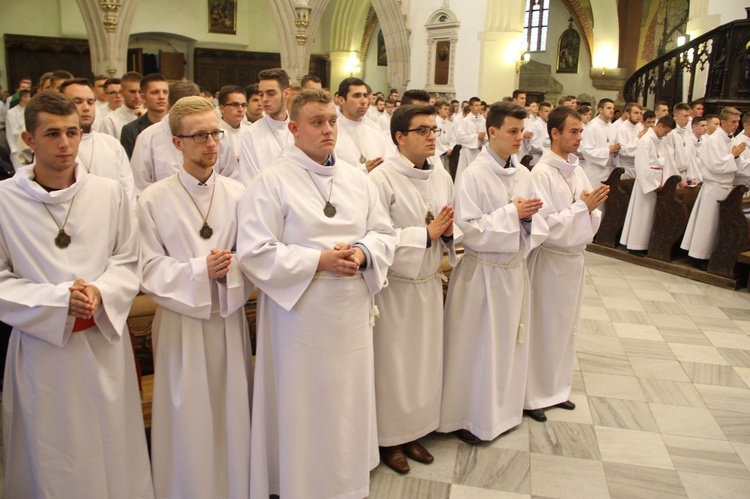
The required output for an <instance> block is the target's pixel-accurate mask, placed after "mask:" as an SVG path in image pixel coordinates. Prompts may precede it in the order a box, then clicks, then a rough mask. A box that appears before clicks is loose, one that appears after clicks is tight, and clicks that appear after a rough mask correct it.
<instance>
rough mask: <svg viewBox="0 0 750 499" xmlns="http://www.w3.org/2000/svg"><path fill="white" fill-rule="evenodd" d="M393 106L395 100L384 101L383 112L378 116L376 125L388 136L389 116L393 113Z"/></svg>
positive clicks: (389, 130)
mask: <svg viewBox="0 0 750 499" xmlns="http://www.w3.org/2000/svg"><path fill="white" fill-rule="evenodd" d="M395 108H396V102H395V101H392V100H391V99H388V100H387V101H385V107H384V109H385V112H384V113H383V115H382V116H381V117H380V118H378V126H379V127H380V129H381V130H383V131H384V132H385V134H386V135H389V136H390V134H391V116H392V115H393V111H394V109H395Z"/></svg>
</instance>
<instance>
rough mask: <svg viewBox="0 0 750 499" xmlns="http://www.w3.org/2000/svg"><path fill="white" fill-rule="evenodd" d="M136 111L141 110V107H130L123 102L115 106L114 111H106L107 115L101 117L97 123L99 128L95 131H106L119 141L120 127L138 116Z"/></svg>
mask: <svg viewBox="0 0 750 499" xmlns="http://www.w3.org/2000/svg"><path fill="white" fill-rule="evenodd" d="M136 111H141V109H140V108H138V109H130V108H129V107H128V106H126V105H124V104H123V105H122V106H120V107H119V108H117V110H116V111H112V112H111V113H108V114H107V116H105V117H104V118H103V119H102V122H101V124H100V125H99V129H98V130H97V131H99V132H101V133H106V134H107V135H109V136H111V137H114V138H116V139H117V140H118V141H119V140H120V135H121V134H122V127H124V126H125V125H127V124H128V123H130V122H131V121H135V120H137V119H138V118H139V116H138V115H137V114H136Z"/></svg>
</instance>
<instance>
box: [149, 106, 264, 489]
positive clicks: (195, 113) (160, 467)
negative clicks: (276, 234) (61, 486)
mask: <svg viewBox="0 0 750 499" xmlns="http://www.w3.org/2000/svg"><path fill="white" fill-rule="evenodd" d="M169 126H170V129H171V130H172V133H173V137H174V139H173V140H174V145H175V147H176V148H177V149H178V150H179V151H180V153H181V155H182V158H183V163H182V165H181V167H180V169H179V171H178V172H177V173H175V174H174V175H172V176H170V177H168V178H166V179H164V180H162V181H160V182H157V183H155V184H153V185H151V186H149V187H148V188H147V189H146V190H144V191H143V193H142V194H141V196H140V198H139V199H138V221H139V226H140V234H141V256H140V267H141V271H142V274H143V280H142V283H141V289H142V290H143V291H144V292H145V293H146V294H147V295H148V296H150V297H151V298H153V300H154V301H155V302H156V303H157V304H158V305H159V307H160V308H159V310H158V311H157V313H156V317H155V318H154V332H155V334H154V352H155V353H154V357H155V359H154V372H155V378H154V400H153V423H152V430H151V456H152V463H153V464H152V467H153V474H154V488H155V490H156V496H157V497H160V498H161V497H181V498H195V499H200V498H206V497H225V498H233V499H240V498H241V499H246V498H247V497H248V495H249V485H248V483H249V477H248V472H249V469H250V399H249V394H250V392H251V389H252V385H251V374H250V373H251V370H252V364H251V359H250V356H251V353H250V346H249V344H248V326H247V318H246V317H245V310H244V305H245V302H246V301H247V298H248V297H249V296H250V292H251V291H252V284H251V283H250V282H249V281H248V280H247V279H245V278H244V276H243V274H242V271H241V270H240V268H239V264H238V263H237V262H236V260H235V258H234V253H233V251H235V250H234V248H236V247H237V204H238V203H239V200H240V198H241V197H242V193H243V192H244V186H243V185H242V184H241V183H240V182H238V181H235V180H232V179H229V178H226V177H222V176H221V175H217V174H216V173H215V172H214V171H213V165H214V164H216V160H217V158H218V149H219V147H220V144H221V142H220V141H221V139H222V135H224V132H223V131H222V130H221V129H220V128H219V119H218V117H217V116H216V112H215V111H214V107H213V104H211V103H210V102H208V101H206V100H205V99H204V98H202V97H198V96H195V97H185V98H183V99H180V100H179V101H178V102H177V103H176V104H175V105H174V106H173V107H172V109H171V110H170V113H169Z"/></svg>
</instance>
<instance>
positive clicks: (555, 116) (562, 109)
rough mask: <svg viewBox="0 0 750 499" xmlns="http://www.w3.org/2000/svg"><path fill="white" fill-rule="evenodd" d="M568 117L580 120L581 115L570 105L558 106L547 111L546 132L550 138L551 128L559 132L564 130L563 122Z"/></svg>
mask: <svg viewBox="0 0 750 499" xmlns="http://www.w3.org/2000/svg"><path fill="white" fill-rule="evenodd" d="M568 118H575V119H577V120H579V121H581V115H580V114H578V111H576V110H575V109H573V108H572V107H570V106H558V107H556V108H555V109H553V110H552V111H551V112H550V113H549V116H548V117H547V133H548V134H549V138H550V140H552V130H557V131H559V132H562V131H564V130H565V122H566V121H567V120H568Z"/></svg>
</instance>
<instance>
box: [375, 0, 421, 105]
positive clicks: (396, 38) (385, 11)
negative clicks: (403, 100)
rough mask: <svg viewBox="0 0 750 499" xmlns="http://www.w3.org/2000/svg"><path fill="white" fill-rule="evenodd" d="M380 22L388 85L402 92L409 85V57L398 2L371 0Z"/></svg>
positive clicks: (404, 25)
mask: <svg viewBox="0 0 750 499" xmlns="http://www.w3.org/2000/svg"><path fill="white" fill-rule="evenodd" d="M372 6H373V7H374V8H375V12H376V13H377V15H378V19H379V20H380V29H381V30H382V31H383V38H384V39H385V47H386V50H387V51H388V85H389V86H390V87H392V88H395V89H397V90H398V91H399V92H402V93H403V92H404V91H405V90H406V89H407V88H408V85H409V69H410V67H411V55H410V50H409V35H410V34H411V33H410V32H409V30H408V29H406V18H405V16H404V15H402V14H401V6H400V5H399V1H398V0H372Z"/></svg>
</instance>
